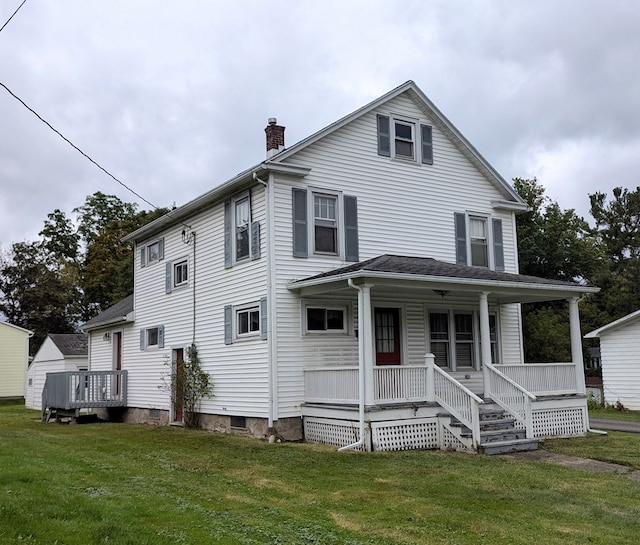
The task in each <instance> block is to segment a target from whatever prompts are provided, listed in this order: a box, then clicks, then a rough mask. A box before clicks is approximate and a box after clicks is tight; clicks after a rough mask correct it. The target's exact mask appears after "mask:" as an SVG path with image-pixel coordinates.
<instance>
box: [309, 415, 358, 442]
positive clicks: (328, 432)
mask: <svg viewBox="0 0 640 545" xmlns="http://www.w3.org/2000/svg"><path fill="white" fill-rule="evenodd" d="M304 438H305V440H306V441H310V442H312V443H322V444H324V445H333V446H336V447H344V446H346V445H350V444H352V443H355V442H356V441H358V440H359V439H360V426H359V424H358V423H357V422H349V421H346V420H332V419H328V418H327V419H325V418H310V417H305V418H304ZM366 439H367V441H366V442H367V443H369V441H368V439H369V438H368V437H367V438H366ZM354 450H365V449H364V448H363V447H357V448H355V449H354ZM366 450H370V449H368V448H367V449H366Z"/></svg>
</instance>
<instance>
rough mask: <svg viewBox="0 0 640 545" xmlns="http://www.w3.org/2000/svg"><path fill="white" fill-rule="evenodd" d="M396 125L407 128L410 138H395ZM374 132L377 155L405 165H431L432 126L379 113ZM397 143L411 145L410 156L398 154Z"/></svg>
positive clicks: (419, 120)
mask: <svg viewBox="0 0 640 545" xmlns="http://www.w3.org/2000/svg"><path fill="white" fill-rule="evenodd" d="M397 125H403V126H407V127H409V128H410V130H411V138H405V137H401V136H397V132H396V131H397ZM376 130H377V139H378V155H380V156H382V157H389V158H390V159H391V160H397V161H403V162H405V163H413V164H416V165H433V125H432V124H431V123H429V122H427V121H426V120H421V119H417V118H414V117H410V116H405V115H400V114H396V113H392V112H390V113H387V114H382V113H380V114H377V117H376ZM398 142H407V143H410V144H411V148H412V153H411V156H409V155H405V154H401V153H398V151H397V147H398V146H397V143H398Z"/></svg>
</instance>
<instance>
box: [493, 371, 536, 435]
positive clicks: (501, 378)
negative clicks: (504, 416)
mask: <svg viewBox="0 0 640 545" xmlns="http://www.w3.org/2000/svg"><path fill="white" fill-rule="evenodd" d="M501 368H502V366H501ZM485 369H486V371H487V372H488V373H489V392H485V396H487V394H488V395H489V397H490V398H491V399H492V400H493V401H495V402H496V403H497V404H498V405H500V407H502V408H503V409H504V410H505V411H507V412H508V413H509V414H510V415H511V416H513V417H514V418H515V419H516V420H517V421H518V422H519V423H520V424H521V425H523V426H524V427H525V429H526V433H527V438H528V439H532V438H533V412H532V407H531V402H532V401H535V400H536V396H535V395H533V394H532V393H531V392H528V391H527V390H526V389H525V388H523V387H522V386H520V385H519V384H517V383H516V382H515V381H514V380H512V379H511V378H509V377H508V376H506V375H505V374H503V373H502V372H501V371H500V370H498V369H497V368H496V367H495V366H493V365H491V364H490V363H486V364H485Z"/></svg>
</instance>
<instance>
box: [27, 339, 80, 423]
mask: <svg viewBox="0 0 640 545" xmlns="http://www.w3.org/2000/svg"><path fill="white" fill-rule="evenodd" d="M87 339H88V337H87V335H85V334H84V333H57V334H56V333H50V334H49V335H47V338H46V339H45V340H44V342H43V343H42V346H40V348H39V349H38V352H36V355H35V356H34V357H33V361H32V362H31V365H29V370H28V371H27V393H26V396H25V406H26V407H27V409H37V410H42V389H43V388H44V384H45V380H46V378H47V373H55V372H59V371H86V370H87V369H88V368H89V350H88V344H87Z"/></svg>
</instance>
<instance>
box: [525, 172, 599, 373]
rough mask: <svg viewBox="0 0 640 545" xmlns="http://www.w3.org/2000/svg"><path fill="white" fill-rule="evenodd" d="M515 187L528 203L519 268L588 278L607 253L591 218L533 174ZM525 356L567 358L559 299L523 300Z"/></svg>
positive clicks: (551, 276)
mask: <svg viewBox="0 0 640 545" xmlns="http://www.w3.org/2000/svg"><path fill="white" fill-rule="evenodd" d="M514 188H515V190H516V191H517V192H518V194H519V195H520V196H521V197H522V198H523V199H524V201H525V202H526V203H527V204H528V205H529V211H527V212H525V213H523V214H519V215H518V216H517V217H516V228H517V232H518V251H519V269H520V273H521V274H528V275H533V276H539V277H542V278H549V279H553V280H564V281H578V282H589V281H590V280H591V279H592V277H593V276H595V275H596V273H597V271H599V270H601V269H602V268H603V267H604V266H605V256H604V253H603V251H602V248H601V245H600V244H599V241H598V238H597V237H595V236H594V234H593V231H592V230H591V228H590V227H589V224H588V223H587V222H586V221H585V220H584V219H583V218H581V217H580V216H578V215H577V214H576V212H575V210H573V209H569V210H562V209H561V208H560V206H559V205H558V203H556V202H554V201H552V200H551V199H549V198H548V197H547V196H546V195H545V189H544V187H543V186H542V185H541V184H540V183H539V182H538V181H537V180H536V179H535V178H534V179H532V180H526V179H522V178H516V179H514ZM522 316H523V335H524V351H525V359H526V361H529V362H558V361H569V360H570V359H571V358H570V354H571V350H570V336H569V333H568V328H569V325H568V324H569V317H568V309H567V307H566V304H565V303H564V302H562V301H560V302H545V303H529V304H524V305H522Z"/></svg>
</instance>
